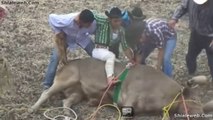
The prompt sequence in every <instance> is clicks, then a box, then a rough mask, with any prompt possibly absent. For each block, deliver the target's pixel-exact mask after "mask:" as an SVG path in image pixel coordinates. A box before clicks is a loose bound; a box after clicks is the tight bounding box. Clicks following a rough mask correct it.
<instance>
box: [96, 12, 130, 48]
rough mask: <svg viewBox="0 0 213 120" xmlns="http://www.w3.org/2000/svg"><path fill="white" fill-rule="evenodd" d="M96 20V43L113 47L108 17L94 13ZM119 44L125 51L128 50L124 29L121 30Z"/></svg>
mask: <svg viewBox="0 0 213 120" xmlns="http://www.w3.org/2000/svg"><path fill="white" fill-rule="evenodd" d="M94 15H95V20H96V26H97V27H96V32H95V43H96V44H100V45H105V46H112V45H113V43H114V42H113V39H112V32H111V26H110V23H109V21H108V19H107V17H105V16H103V15H100V14H97V13H94ZM118 42H120V43H121V45H122V48H123V49H124V50H125V49H127V48H128V45H127V42H126V39H125V31H124V28H122V27H121V28H120V29H119V32H118Z"/></svg>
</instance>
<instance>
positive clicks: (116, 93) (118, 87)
mask: <svg viewBox="0 0 213 120" xmlns="http://www.w3.org/2000/svg"><path fill="white" fill-rule="evenodd" d="M128 72H129V69H125V71H124V72H123V73H122V74H121V75H120V76H119V81H120V82H119V83H117V84H116V87H115V89H114V94H113V103H117V102H118V99H119V96H120V92H121V85H122V83H123V81H124V80H125V79H126V76H127V74H128Z"/></svg>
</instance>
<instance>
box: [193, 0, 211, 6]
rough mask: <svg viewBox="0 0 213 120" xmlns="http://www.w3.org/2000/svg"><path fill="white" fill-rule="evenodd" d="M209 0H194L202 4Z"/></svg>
mask: <svg viewBox="0 0 213 120" xmlns="http://www.w3.org/2000/svg"><path fill="white" fill-rule="evenodd" d="M207 1H208V0H194V2H195V3H196V4H198V5H202V4H204V3H205V2H207Z"/></svg>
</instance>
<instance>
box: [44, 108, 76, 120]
mask: <svg viewBox="0 0 213 120" xmlns="http://www.w3.org/2000/svg"><path fill="white" fill-rule="evenodd" d="M56 109H68V110H70V111H71V112H72V113H73V114H74V115H75V118H73V117H68V116H65V115H57V116H55V117H53V118H51V117H49V116H47V115H46V113H47V112H50V111H53V110H56ZM43 115H44V116H45V117H46V118H47V119H50V120H57V118H64V120H77V119H78V116H77V114H76V112H75V111H74V110H73V109H71V108H68V107H57V108H53V109H48V110H46V111H45V112H44V114H43Z"/></svg>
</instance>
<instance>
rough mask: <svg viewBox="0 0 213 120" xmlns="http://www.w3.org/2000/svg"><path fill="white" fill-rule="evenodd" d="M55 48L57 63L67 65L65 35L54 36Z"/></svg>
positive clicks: (61, 33)
mask: <svg viewBox="0 0 213 120" xmlns="http://www.w3.org/2000/svg"><path fill="white" fill-rule="evenodd" d="M55 43H56V48H57V50H58V56H59V61H61V62H62V63H63V64H67V44H66V41H65V34H64V33H63V32H60V33H58V34H56V35H55Z"/></svg>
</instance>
